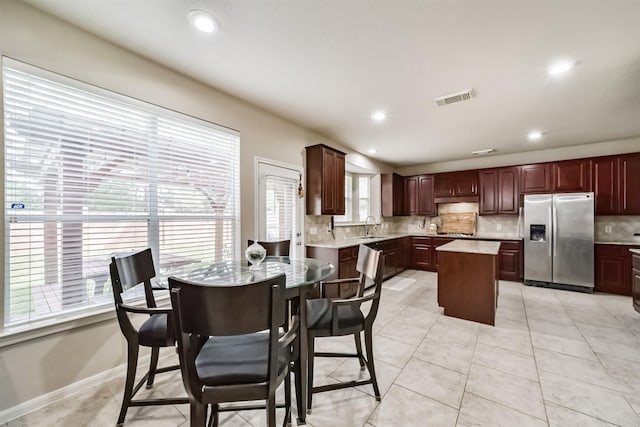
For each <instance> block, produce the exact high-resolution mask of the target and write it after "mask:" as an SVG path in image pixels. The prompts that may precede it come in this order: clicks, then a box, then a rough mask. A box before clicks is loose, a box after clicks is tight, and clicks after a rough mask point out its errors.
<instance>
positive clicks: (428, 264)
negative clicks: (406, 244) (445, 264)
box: [411, 244, 433, 271]
mask: <svg viewBox="0 0 640 427" xmlns="http://www.w3.org/2000/svg"><path fill="white" fill-rule="evenodd" d="M432 254H433V248H432V247H431V245H422V244H414V245H413V250H412V251H411V266H412V267H413V268H415V269H417V270H426V271H432V270H433V255H432Z"/></svg>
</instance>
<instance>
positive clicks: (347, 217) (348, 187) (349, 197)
mask: <svg viewBox="0 0 640 427" xmlns="http://www.w3.org/2000/svg"><path fill="white" fill-rule="evenodd" d="M344 207H345V209H344V215H336V217H335V221H336V222H351V221H353V179H352V177H351V175H350V174H347V175H345V176H344Z"/></svg>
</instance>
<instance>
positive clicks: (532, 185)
mask: <svg viewBox="0 0 640 427" xmlns="http://www.w3.org/2000/svg"><path fill="white" fill-rule="evenodd" d="M551 180H552V176H551V163H538V164H535V165H524V166H520V193H522V194H535V193H550V192H551V190H552V185H551V184H552V181H551Z"/></svg>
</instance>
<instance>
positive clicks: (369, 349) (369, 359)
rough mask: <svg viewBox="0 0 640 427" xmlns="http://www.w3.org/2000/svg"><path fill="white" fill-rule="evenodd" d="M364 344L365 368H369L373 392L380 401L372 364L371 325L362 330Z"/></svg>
mask: <svg viewBox="0 0 640 427" xmlns="http://www.w3.org/2000/svg"><path fill="white" fill-rule="evenodd" d="M364 344H365V346H366V347H367V368H368V369H369V375H371V383H372V385H373V392H374V394H375V395H376V400H377V401H380V389H379V388H378V380H377V379H376V368H375V367H374V364H373V331H372V329H371V327H369V328H366V329H365V331H364Z"/></svg>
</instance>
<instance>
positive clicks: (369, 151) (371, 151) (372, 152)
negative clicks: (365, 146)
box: [367, 148, 378, 154]
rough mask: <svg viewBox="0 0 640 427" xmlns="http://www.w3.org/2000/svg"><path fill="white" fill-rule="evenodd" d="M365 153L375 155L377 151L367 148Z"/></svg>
mask: <svg viewBox="0 0 640 427" xmlns="http://www.w3.org/2000/svg"><path fill="white" fill-rule="evenodd" d="M367 152H368V153H369V154H376V153H377V152H378V150H376V149H375V148H369V150H368V151H367Z"/></svg>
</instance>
